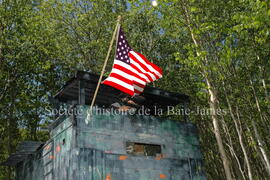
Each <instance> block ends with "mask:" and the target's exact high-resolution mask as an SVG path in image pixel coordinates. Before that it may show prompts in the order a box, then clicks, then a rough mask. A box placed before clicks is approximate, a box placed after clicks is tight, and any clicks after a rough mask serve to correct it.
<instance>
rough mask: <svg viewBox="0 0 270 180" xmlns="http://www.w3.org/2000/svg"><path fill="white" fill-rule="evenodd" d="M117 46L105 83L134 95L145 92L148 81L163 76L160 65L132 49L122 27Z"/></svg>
mask: <svg viewBox="0 0 270 180" xmlns="http://www.w3.org/2000/svg"><path fill="white" fill-rule="evenodd" d="M116 47H117V49H116V55H115V59H114V64H113V68H112V71H111V73H110V75H109V77H108V78H107V79H105V80H104V81H103V84H106V85H109V86H112V87H114V88H116V89H119V90H121V91H123V92H125V93H127V94H129V95H131V96H134V95H139V94H140V93H142V92H143V90H144V88H145V86H146V83H150V82H152V81H155V80H157V79H159V78H161V77H162V70H161V68H160V67H158V66H157V65H155V64H153V63H151V62H150V61H148V60H147V59H146V58H145V57H144V56H143V55H142V54H140V53H137V52H135V51H133V50H132V49H131V47H130V46H129V44H128V42H127V40H126V37H125V35H124V32H123V31H122V29H121V28H119V33H118V42H117V45H116Z"/></svg>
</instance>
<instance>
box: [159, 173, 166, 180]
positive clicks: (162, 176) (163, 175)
mask: <svg viewBox="0 0 270 180" xmlns="http://www.w3.org/2000/svg"><path fill="white" fill-rule="evenodd" d="M159 177H160V179H164V178H166V177H167V176H166V175H165V174H160V175H159Z"/></svg>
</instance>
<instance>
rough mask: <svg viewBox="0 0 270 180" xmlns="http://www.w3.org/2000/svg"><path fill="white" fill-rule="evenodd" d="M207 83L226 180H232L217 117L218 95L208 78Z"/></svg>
mask: <svg viewBox="0 0 270 180" xmlns="http://www.w3.org/2000/svg"><path fill="white" fill-rule="evenodd" d="M206 83H207V86H208V93H209V95H210V99H209V105H210V108H211V110H212V113H211V118H212V123H213V126H214V133H215V137H216V140H217V144H218V149H219V153H220V155H221V159H222V162H223V167H224V170H225V174H226V178H227V180H232V179H233V178H232V174H231V170H230V161H229V159H228V157H227V155H226V152H225V148H224V146H223V143H222V138H221V135H220V128H219V123H218V116H217V107H218V106H217V104H218V102H217V97H216V94H215V92H214V91H213V88H212V86H211V84H210V82H209V80H208V79H207V78H206Z"/></svg>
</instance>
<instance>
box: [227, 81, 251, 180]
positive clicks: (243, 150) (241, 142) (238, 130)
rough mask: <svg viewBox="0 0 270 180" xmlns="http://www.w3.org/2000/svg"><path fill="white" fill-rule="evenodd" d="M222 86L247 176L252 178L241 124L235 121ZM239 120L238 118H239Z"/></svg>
mask: <svg viewBox="0 0 270 180" xmlns="http://www.w3.org/2000/svg"><path fill="white" fill-rule="evenodd" d="M223 87H224V88H223V89H224V92H225V97H226V101H227V104H228V107H229V111H230V114H231V118H232V120H233V122H234V126H235V129H236V132H237V136H238V139H239V143H240V146H241V149H242V152H243V154H244V159H245V162H246V165H247V170H248V177H249V179H250V180H253V176H252V172H251V166H250V162H249V158H248V155H247V151H246V148H245V146H244V142H243V136H242V131H241V129H242V128H241V124H240V123H239V124H238V123H237V120H236V117H235V116H234V113H233V109H232V106H231V103H230V101H229V98H228V95H227V92H226V88H225V86H224V85H223ZM238 118H240V116H239V115H238ZM239 122H240V120H239Z"/></svg>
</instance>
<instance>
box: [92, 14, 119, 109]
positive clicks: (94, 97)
mask: <svg viewBox="0 0 270 180" xmlns="http://www.w3.org/2000/svg"><path fill="white" fill-rule="evenodd" d="M120 21H121V16H118V18H117V23H116V26H115V29H114V32H113V35H112V40H111V43H110V47H109V49H108V52H107V56H106V58H105V62H104V64H103V67H102V70H101V74H100V76H99V80H98V84H97V87H96V90H95V93H94V96H93V99H92V102H91V105H90V113H92V108H93V106H94V104H95V101H96V98H97V93H98V90H99V87H100V83H101V80H102V77H103V75H104V71H105V68H106V65H107V62H108V59H109V57H110V53H111V50H112V46H113V42H114V40H115V37H116V33H117V34H118V31H119V26H120Z"/></svg>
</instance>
